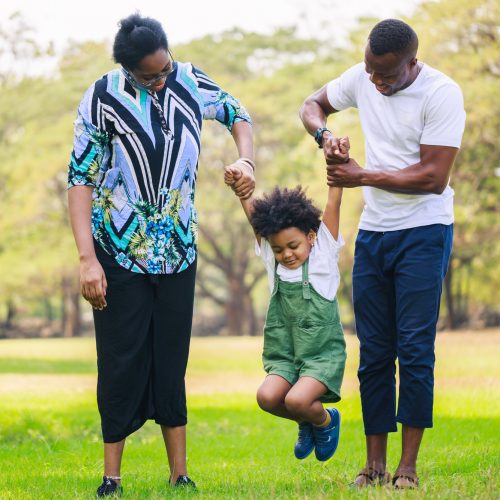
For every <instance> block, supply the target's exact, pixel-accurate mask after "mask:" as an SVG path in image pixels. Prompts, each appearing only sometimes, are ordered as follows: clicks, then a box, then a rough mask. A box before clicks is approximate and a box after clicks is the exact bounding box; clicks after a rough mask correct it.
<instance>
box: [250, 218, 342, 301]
mask: <svg viewBox="0 0 500 500" xmlns="http://www.w3.org/2000/svg"><path fill="white" fill-rule="evenodd" d="M342 246H344V240H343V239H342V236H341V235H340V234H339V237H338V239H337V240H335V238H334V237H333V236H332V233H330V231H329V229H328V228H327V227H326V226H325V224H323V222H322V223H321V224H320V226H319V229H318V234H317V238H316V241H315V242H314V246H313V247H312V249H311V253H310V254H309V267H308V272H309V282H310V283H311V285H312V286H313V288H314V289H315V290H316V291H317V292H318V293H319V294H320V295H321V296H322V297H324V298H325V299H328V300H333V299H334V298H335V295H336V294H337V290H338V288H339V283H340V272H339V266H338V260H339V250H340V248H341V247H342ZM255 253H256V254H257V255H258V256H260V257H261V258H262V260H263V261H264V265H265V266H266V270H267V277H268V281H269V289H270V290H271V291H272V290H273V287H274V269H275V265H276V259H275V258H274V253H273V249H272V248H271V245H270V244H269V242H268V241H267V240H266V239H265V238H261V240H260V247H259V245H258V243H257V242H256V243H255ZM277 272H278V276H279V277H280V279H281V280H283V281H288V282H291V283H295V282H297V281H302V267H299V268H297V269H288V268H286V267H285V266H282V265H281V264H278V268H277Z"/></svg>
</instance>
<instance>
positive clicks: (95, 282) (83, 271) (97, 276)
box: [80, 256, 108, 311]
mask: <svg viewBox="0 0 500 500" xmlns="http://www.w3.org/2000/svg"><path fill="white" fill-rule="evenodd" d="M107 287H108V283H107V281H106V275H105V274H104V269H103V268H102V266H101V264H100V263H99V261H98V260H97V257H95V256H93V257H89V258H88V259H82V260H81V261H80V288H81V292H82V295H83V298H84V299H85V300H87V301H89V302H90V305H91V306H92V307H93V308H94V309H98V310H99V311H102V310H103V309H104V308H105V307H106V306H107V303H106V288H107Z"/></svg>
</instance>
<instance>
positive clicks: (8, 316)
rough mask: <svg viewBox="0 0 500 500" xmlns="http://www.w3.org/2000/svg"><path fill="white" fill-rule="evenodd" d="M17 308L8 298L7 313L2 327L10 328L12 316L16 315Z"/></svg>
mask: <svg viewBox="0 0 500 500" xmlns="http://www.w3.org/2000/svg"><path fill="white" fill-rule="evenodd" d="M16 313H17V309H16V306H15V304H14V301H13V300H12V299H8V301H7V314H6V316H5V322H4V327H5V328H6V329H8V328H12V326H13V324H14V318H15V316H16Z"/></svg>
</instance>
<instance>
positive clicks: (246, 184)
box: [224, 161, 255, 200]
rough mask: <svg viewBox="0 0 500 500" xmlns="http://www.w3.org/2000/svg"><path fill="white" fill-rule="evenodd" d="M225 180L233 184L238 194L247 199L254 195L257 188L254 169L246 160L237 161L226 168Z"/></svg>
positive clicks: (229, 184) (232, 186)
mask: <svg viewBox="0 0 500 500" xmlns="http://www.w3.org/2000/svg"><path fill="white" fill-rule="evenodd" d="M224 182H225V183H226V184H227V185H228V186H231V189H232V190H233V191H234V192H235V193H236V196H238V197H239V198H241V199H242V200H246V199H248V198H250V196H252V193H253V192H254V189H255V177H254V174H253V169H252V167H250V165H247V164H246V163H244V162H239V161H237V162H235V163H233V164H231V165H228V166H227V167H225V168H224Z"/></svg>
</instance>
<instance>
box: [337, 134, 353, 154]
mask: <svg viewBox="0 0 500 500" xmlns="http://www.w3.org/2000/svg"><path fill="white" fill-rule="evenodd" d="M338 144H339V151H340V153H341V154H347V153H349V150H350V149H351V143H350V142H349V137H347V136H346V137H341V138H340V139H339V142H338Z"/></svg>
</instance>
